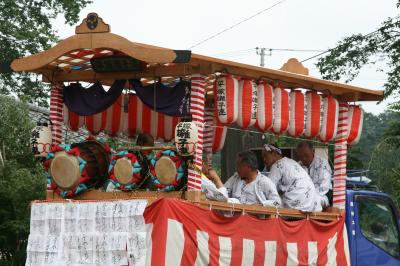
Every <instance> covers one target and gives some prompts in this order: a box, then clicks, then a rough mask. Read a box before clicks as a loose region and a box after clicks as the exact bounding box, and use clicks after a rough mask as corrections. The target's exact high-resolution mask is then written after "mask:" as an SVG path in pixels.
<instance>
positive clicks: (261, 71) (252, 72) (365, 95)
mask: <svg viewBox="0 0 400 266" xmlns="http://www.w3.org/2000/svg"><path fill="white" fill-rule="evenodd" d="M75 32H76V34H75V35H73V36H71V37H69V38H67V39H65V40H62V41H60V42H59V43H58V44H57V45H55V46H54V47H52V48H50V49H49V50H46V51H43V52H40V53H37V54H34V55H31V56H27V57H24V58H20V59H16V60H14V61H13V62H12V64H11V68H12V69H13V70H14V71H29V72H35V73H38V74H42V75H43V80H44V81H47V82H50V81H52V82H63V81H87V82H93V81H97V80H98V81H101V82H103V83H105V84H107V83H111V82H112V81H113V80H115V79H129V78H147V81H151V80H152V79H154V78H164V79H173V78H176V77H185V76H188V75H191V74H202V75H206V76H208V78H207V89H208V90H211V88H212V83H213V81H214V79H215V74H216V73H230V74H233V75H238V76H241V77H246V78H252V79H256V80H259V79H263V80H266V81H269V82H271V83H272V84H279V85H282V86H286V87H288V88H306V89H311V90H317V91H320V92H323V93H325V94H330V95H334V96H335V97H337V98H338V99H339V100H343V101H378V100H382V98H383V91H382V90H371V89H365V88H361V87H356V86H352V85H348V84H342V83H337V82H333V81H328V80H323V79H318V78H315V77H311V76H307V75H306V74H307V73H308V70H307V71H305V70H304V69H302V67H301V66H300V67H296V66H293V65H290V64H289V63H290V62H288V64H285V66H284V67H283V68H282V70H273V69H269V68H263V67H257V66H252V65H247V64H242V63H237V62H233V61H228V60H222V59H217V58H213V57H208V56H203V55H199V54H190V51H182V50H172V49H167V48H161V47H156V46H151V45H147V44H141V43H136V42H131V41H129V40H127V39H125V38H123V37H121V36H119V35H116V34H113V33H110V27H109V25H107V24H105V23H104V22H103V20H102V19H101V18H99V17H98V16H97V14H95V13H90V14H89V15H88V17H87V18H86V19H84V20H83V22H82V23H81V24H80V25H79V26H77V27H76V30H75ZM98 55H101V56H112V55H125V56H130V57H132V58H135V59H138V60H141V61H144V62H146V63H147V66H146V68H145V70H143V71H135V72H118V73H116V72H113V73H96V72H95V71H94V70H93V69H92V67H91V64H90V59H91V58H92V57H94V56H98ZM292 61H293V60H292ZM296 68H297V69H299V68H300V71H296V72H297V73H293V72H288V71H293V69H296ZM284 70H286V71H284ZM298 73H302V74H298Z"/></svg>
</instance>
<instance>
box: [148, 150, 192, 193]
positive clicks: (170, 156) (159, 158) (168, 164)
mask: <svg viewBox="0 0 400 266" xmlns="http://www.w3.org/2000/svg"><path fill="white" fill-rule="evenodd" d="M185 176H187V166H186V161H185V160H184V159H183V157H180V156H178V155H177V154H176V152H175V151H172V150H164V151H159V152H157V153H156V154H155V155H154V157H153V158H152V159H151V160H150V184H149V188H150V189H151V190H158V191H176V190H180V189H181V188H182V187H183V186H184V185H185V182H184V179H185Z"/></svg>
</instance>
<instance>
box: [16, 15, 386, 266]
mask: <svg viewBox="0 0 400 266" xmlns="http://www.w3.org/2000/svg"><path fill="white" fill-rule="evenodd" d="M75 32H76V34H75V35H73V36H71V37H69V38H66V39H64V40H62V41H60V42H59V43H57V44H56V45H55V46H54V47H52V48H50V49H48V50H46V51H43V52H40V53H37V54H33V55H30V56H27V57H24V58H19V59H15V60H14V61H13V62H12V63H11V69H12V70H13V71H15V72H20V71H24V72H32V73H36V74H40V75H41V76H42V79H43V82H45V83H48V84H50V86H51V90H50V115H49V121H50V123H49V125H48V126H50V128H51V134H50V133H49V132H50V131H49V128H48V127H46V128H45V131H43V127H45V126H44V125H42V126H41V127H40V128H35V131H34V132H35V134H34V136H33V139H32V140H31V142H32V145H33V146H34V151H35V152H36V153H37V156H38V157H41V158H42V162H43V167H44V169H45V172H46V176H47V178H48V187H47V200H45V201H35V202H33V203H32V207H31V208H32V209H31V227H30V236H29V243H28V248H27V254H28V257H27V265H208V264H210V265H306V264H312V265H316V264H318V265H322V264H323V265H325V264H327V265H349V264H350V262H349V250H348V243H347V241H348V237H347V231H346V227H345V221H344V220H345V218H344V217H345V201H346V156H347V147H348V145H354V144H356V143H357V141H358V140H359V138H360V134H361V130H362V117H363V111H362V109H361V108H360V106H358V105H356V104H354V102H359V101H377V100H381V99H382V97H383V93H382V91H374V90H369V89H364V88H359V87H356V86H352V85H348V84H340V83H336V82H332V81H327V80H322V79H318V78H314V77H311V76H308V75H307V73H304V69H300V70H299V69H297V68H302V67H301V64H300V63H298V62H297V63H296V62H295V64H290V65H289V63H288V64H287V65H285V66H284V67H283V68H282V69H281V70H272V69H268V68H262V67H257V66H251V65H246V64H241V63H236V62H231V61H226V60H221V59H216V58H212V57H208V56H203V55H198V54H194V53H191V51H188V50H173V49H166V48H160V47H156V46H152V45H147V44H141V43H136V42H132V41H129V40H127V39H125V38H123V37H121V36H118V35H115V34H113V33H111V32H110V26H109V25H107V24H106V23H105V22H104V21H103V20H102V19H101V18H100V17H98V16H97V14H95V13H90V14H89V15H88V16H87V18H86V19H84V20H83V22H82V23H81V24H80V25H78V26H77V27H76V31H75ZM82 82H85V83H89V84H91V85H89V86H86V85H85V86H83V85H82ZM105 86H107V87H108V86H109V89H108V90H106V89H105ZM230 125H235V126H236V127H237V128H240V129H243V130H246V128H249V127H254V128H255V129H256V130H259V131H260V132H265V133H268V132H269V133H274V134H277V135H279V134H288V135H290V136H293V137H304V138H309V139H318V140H320V141H322V142H330V141H332V142H334V146H335V149H334V178H333V190H334V192H333V207H332V208H329V209H326V210H325V211H323V212H316V213H304V212H301V211H298V210H293V209H284V208H273V207H262V206H259V205H242V204H230V203H226V202H217V201H211V200H207V199H206V198H205V196H204V194H203V193H202V191H201V184H202V178H204V177H202V175H201V170H200V169H201V167H202V164H203V163H204V162H205V163H210V162H211V160H212V154H213V153H215V152H218V151H220V150H221V149H222V148H223V146H224V144H225V145H231V144H232V143H230V142H229V138H226V134H227V130H228V129H229V126H230ZM64 128H69V130H72V131H76V130H78V129H80V128H85V129H86V130H87V131H88V132H89V138H88V139H87V140H86V141H84V142H80V143H65V140H64V137H65V136H64V133H63V132H64V131H63V130H64ZM99 133H105V134H107V135H108V136H111V137H115V136H119V135H121V134H122V135H124V136H127V137H128V138H129V137H130V138H133V137H135V136H136V135H137V134H138V133H147V134H150V135H151V136H153V138H154V139H156V140H161V141H162V142H163V143H164V145H159V146H153V147H147V146H133V145H132V146H129V145H128V146H126V147H119V148H118V149H116V150H111V149H110V148H109V147H108V146H107V145H106V144H104V143H102V142H101V141H99V140H98V139H97V137H96V136H97V135H98V134H99ZM132 140H133V139H132ZM171 141H172V142H171ZM110 187H112V189H110ZM223 213H229V214H231V215H230V216H233V217H226V216H224V215H222V214H223ZM260 215H262V216H263V217H264V218H263V219H261V218H256V217H259V216H260Z"/></svg>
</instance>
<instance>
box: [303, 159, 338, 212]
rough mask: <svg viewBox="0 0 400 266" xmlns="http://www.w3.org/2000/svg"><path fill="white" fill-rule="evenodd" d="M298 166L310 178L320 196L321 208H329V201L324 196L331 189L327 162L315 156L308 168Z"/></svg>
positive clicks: (330, 171)
mask: <svg viewBox="0 0 400 266" xmlns="http://www.w3.org/2000/svg"><path fill="white" fill-rule="evenodd" d="M300 165H301V166H302V167H303V168H304V170H306V171H307V173H308V174H309V176H310V177H311V180H312V181H313V183H314V186H315V189H316V191H317V193H318V194H319V196H320V200H321V204H322V206H323V207H327V206H329V200H328V197H327V196H326V193H328V191H329V190H330V189H332V181H331V180H332V169H331V166H330V165H329V162H328V161H327V160H326V159H323V158H321V157H319V156H317V155H315V156H314V159H313V161H312V162H311V164H310V166H309V167H307V166H305V165H303V164H302V163H301V162H300Z"/></svg>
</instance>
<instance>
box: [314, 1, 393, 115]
mask: <svg viewBox="0 0 400 266" xmlns="http://www.w3.org/2000/svg"><path fill="white" fill-rule="evenodd" d="M399 7H400V1H399V2H398V3H397V8H399ZM377 61H382V62H384V63H385V64H386V65H387V68H386V70H385V71H386V74H387V80H386V82H385V84H384V88H385V97H386V98H387V97H389V96H393V97H396V98H397V99H398V97H399V96H400V16H395V17H392V18H388V19H387V20H386V21H384V22H383V23H382V25H381V27H379V28H378V29H377V30H376V31H374V32H372V33H370V34H366V35H362V34H355V35H352V36H349V37H346V38H344V39H343V40H341V41H340V42H339V43H338V45H337V46H336V47H335V48H333V49H330V50H329V52H328V54H327V55H326V56H324V57H321V58H320V59H319V60H318V63H317V67H318V68H319V71H320V72H321V74H322V76H323V78H325V79H330V80H339V79H340V78H343V77H345V78H346V82H349V81H351V80H353V79H354V78H355V77H356V76H357V75H358V74H359V72H360V69H361V68H362V67H363V66H364V65H366V64H373V63H375V62H377ZM392 107H393V108H395V109H396V108H397V109H398V108H400V102H399V99H398V101H397V102H396V103H395V104H393V105H392Z"/></svg>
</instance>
